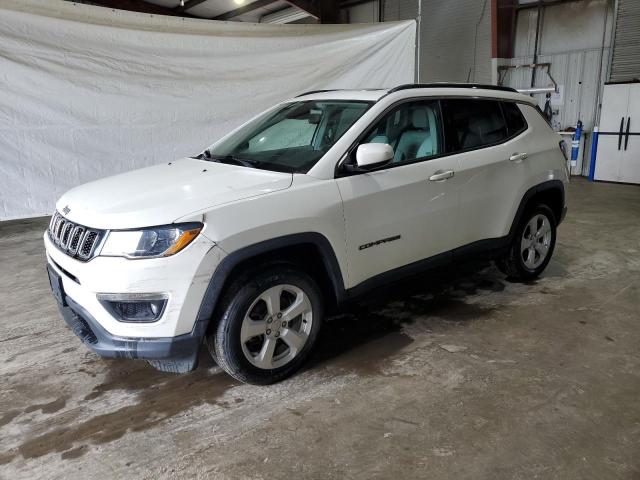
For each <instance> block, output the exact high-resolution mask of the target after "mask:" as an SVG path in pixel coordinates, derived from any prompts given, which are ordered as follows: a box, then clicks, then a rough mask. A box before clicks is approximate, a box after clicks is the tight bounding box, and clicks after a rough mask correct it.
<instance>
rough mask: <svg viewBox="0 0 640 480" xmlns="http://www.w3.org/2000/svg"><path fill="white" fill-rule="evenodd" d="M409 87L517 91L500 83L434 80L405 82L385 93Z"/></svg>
mask: <svg viewBox="0 0 640 480" xmlns="http://www.w3.org/2000/svg"><path fill="white" fill-rule="evenodd" d="M411 88H471V89H482V90H500V91H503V92H515V93H518V91H517V90H516V89H515V88H511V87H502V86H500V85H489V84H482V83H451V82H435V83H407V84H405V85H398V86H397V87H394V88H392V89H390V90H389V91H388V92H387V93H393V92H398V91H400V90H409V89H411Z"/></svg>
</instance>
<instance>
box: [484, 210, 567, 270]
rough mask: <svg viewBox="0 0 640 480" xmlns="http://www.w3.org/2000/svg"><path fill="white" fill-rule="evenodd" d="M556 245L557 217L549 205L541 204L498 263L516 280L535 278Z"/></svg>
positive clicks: (524, 220)
mask: <svg viewBox="0 0 640 480" xmlns="http://www.w3.org/2000/svg"><path fill="white" fill-rule="evenodd" d="M555 245H556V219H555V216H554V215H553V212H552V211H551V209H550V208H549V207H547V206H546V205H538V206H536V207H535V208H533V209H531V210H529V211H528V212H527V213H526V214H525V215H524V216H523V218H522V220H521V221H520V223H519V224H518V228H517V229H516V232H515V235H514V237H513V239H512V241H511V245H510V246H509V251H508V252H507V254H506V255H505V256H504V257H503V258H501V259H500V260H498V261H497V262H496V264H497V266H498V268H499V269H500V270H501V271H502V272H503V273H505V274H506V275H507V276H508V277H510V278H512V279H514V280H520V281H527V280H533V279H534V278H536V277H538V276H539V275H540V274H541V273H542V271H543V270H544V269H545V268H546V267H547V264H548V263H549V260H551V255H552V254H553V249H554V247H555Z"/></svg>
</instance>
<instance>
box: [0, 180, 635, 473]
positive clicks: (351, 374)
mask: <svg viewBox="0 0 640 480" xmlns="http://www.w3.org/2000/svg"><path fill="white" fill-rule="evenodd" d="M568 203H569V208H570V210H569V215H568V217H567V220H566V222H565V223H564V224H563V225H562V226H561V227H560V230H559V239H558V245H557V249H556V253H555V256H554V259H553V260H552V262H551V264H550V265H549V268H548V269H547V271H546V272H545V274H544V276H543V277H542V278H540V279H539V280H538V281H537V282H535V283H532V284H529V285H521V284H512V283H509V282H507V281H505V278H504V276H503V275H501V274H500V273H499V272H498V271H497V270H496V269H495V268H494V267H493V266H490V265H487V264H480V265H470V266H467V267H465V268H461V269H457V270H456V271H449V272H442V273H439V274H437V275H430V276H429V277H425V278H423V279H421V280H420V281H414V282H411V284H405V285H401V286H399V287H396V288H394V289H389V290H388V291H387V292H386V293H385V294H384V295H376V297H375V299H373V298H370V299H368V300H367V301H364V302H362V303H360V304H358V305H356V306H353V307H351V308H350V309H349V310H348V311H345V312H344V313H343V314H341V315H339V316H335V317H332V318H331V319H329V321H328V323H326V324H325V326H324V330H323V334H322V337H321V341H320V345H319V346H318V350H317V354H316V355H315V356H314V358H313V360H312V362H311V363H310V365H309V366H308V367H307V368H306V369H305V370H304V371H303V372H301V373H300V374H298V375H297V376H295V377H294V378H293V379H291V380H289V381H285V382H284V383H281V384H278V385H275V386H271V387H266V388H264V387H263V388H258V387H252V386H247V385H241V384H238V383H236V382H234V381H232V380H231V379H230V378H229V377H227V376H226V375H225V374H223V373H221V372H220V370H219V369H218V368H217V367H216V366H215V365H214V364H213V363H212V362H211V361H210V360H208V359H207V357H206V356H205V355H204V352H203V360H202V362H201V365H202V366H201V368H200V369H199V370H197V371H195V372H193V373H191V374H188V375H182V376H175V375H170V374H162V373H158V372H156V371H155V370H153V369H152V368H151V367H149V366H147V365H146V364H145V363H143V362H135V361H124V360H120V361H109V360H103V359H100V358H98V357H96V356H95V355H94V354H92V353H90V352H89V351H87V349H86V348H85V347H84V346H83V345H81V344H80V342H79V341H78V340H77V339H76V338H75V337H74V335H73V334H72V333H71V332H70V331H69V330H68V329H67V328H66V327H65V326H64V324H63V322H62V320H61V319H60V317H59V315H58V312H57V310H56V306H55V303H54V300H53V298H52V297H51V296H50V294H49V287H48V283H47V279H46V275H45V271H44V262H45V260H44V253H43V247H42V239H41V235H42V232H43V230H44V229H45V227H46V224H47V220H46V219H37V220H25V221H16V222H5V223H4V224H0V265H1V268H2V275H1V276H0V305H1V307H0V309H1V310H0V387H1V390H0V477H1V478H6V479H9V478H11V479H15V478H29V479H32V478H44V477H46V478H65V479H69V478H82V479H86V478H114V477H127V478H129V477H136V478H138V477H142V478H154V479H155V478H185V477H187V476H188V477H200V478H205V477H211V478H220V479H226V478H230V479H231V478H233V479H239V478H305V479H307V478H322V479H332V478H335V479H351V478H353V479H371V478H396V479H397V478H437V479H456V480H459V479H503V478H504V479H507V478H508V479H532V478H544V479H554V478H555V479H574V478H575V479H597V480H603V479H613V478H615V479H618V478H621V479H624V478H628V479H638V478H640V187H636V186H628V185H610V184H589V183H587V182H584V181H578V180H576V181H574V182H573V183H572V184H571V185H570V188H569V201H568ZM290 475H295V476H290Z"/></svg>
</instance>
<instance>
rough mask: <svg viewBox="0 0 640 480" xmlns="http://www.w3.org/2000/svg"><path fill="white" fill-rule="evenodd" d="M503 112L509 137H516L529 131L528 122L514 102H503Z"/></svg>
mask: <svg viewBox="0 0 640 480" xmlns="http://www.w3.org/2000/svg"><path fill="white" fill-rule="evenodd" d="M502 112H503V113H504V119H505V121H506V122H507V131H508V133H509V137H515V136H516V135H518V134H520V133H522V132H524V131H525V130H526V129H527V122H526V121H525V119H524V117H523V116H522V112H521V111H520V109H519V108H518V105H516V104H515V103H513V102H502Z"/></svg>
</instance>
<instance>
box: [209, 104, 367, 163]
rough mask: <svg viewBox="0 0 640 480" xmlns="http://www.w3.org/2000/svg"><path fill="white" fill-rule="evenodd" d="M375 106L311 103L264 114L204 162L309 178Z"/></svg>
mask: <svg viewBox="0 0 640 480" xmlns="http://www.w3.org/2000/svg"><path fill="white" fill-rule="evenodd" d="M370 106H371V103H370V102H359V101H339V100H307V101H299V102H292V103H288V104H286V105H283V106H282V107H281V108H278V109H276V110H275V111H271V112H268V113H266V114H265V115H262V116H261V117H259V118H257V119H255V120H254V121H252V122H250V123H249V124H247V125H245V126H244V127H243V128H242V129H240V130H239V131H237V132H235V133H234V134H233V135H232V136H231V137H228V138H226V139H225V140H223V141H220V142H218V143H216V144H214V145H213V146H212V147H211V148H209V149H207V150H205V152H204V153H203V154H201V155H200V156H199V157H198V158H201V159H204V160H212V161H220V162H226V163H236V164H240V165H244V166H250V167H254V168H261V169H265V170H275V171H282V172H291V173H293V172H300V173H306V172H307V171H308V170H309V169H310V168H311V167H313V166H314V165H315V164H316V162H317V161H318V160H320V158H322V156H323V155H324V154H325V153H326V152H327V151H328V150H329V149H330V148H331V147H332V146H333V145H334V144H335V143H336V142H337V141H338V140H339V139H340V137H341V136H342V135H343V134H344V133H345V132H346V131H347V130H348V129H349V128H350V127H351V126H352V125H353V124H354V123H355V122H356V120H358V119H359V118H360V117H361V116H362V114H363V113H364V112H365V111H367V109H368V108H369V107H370Z"/></svg>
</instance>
